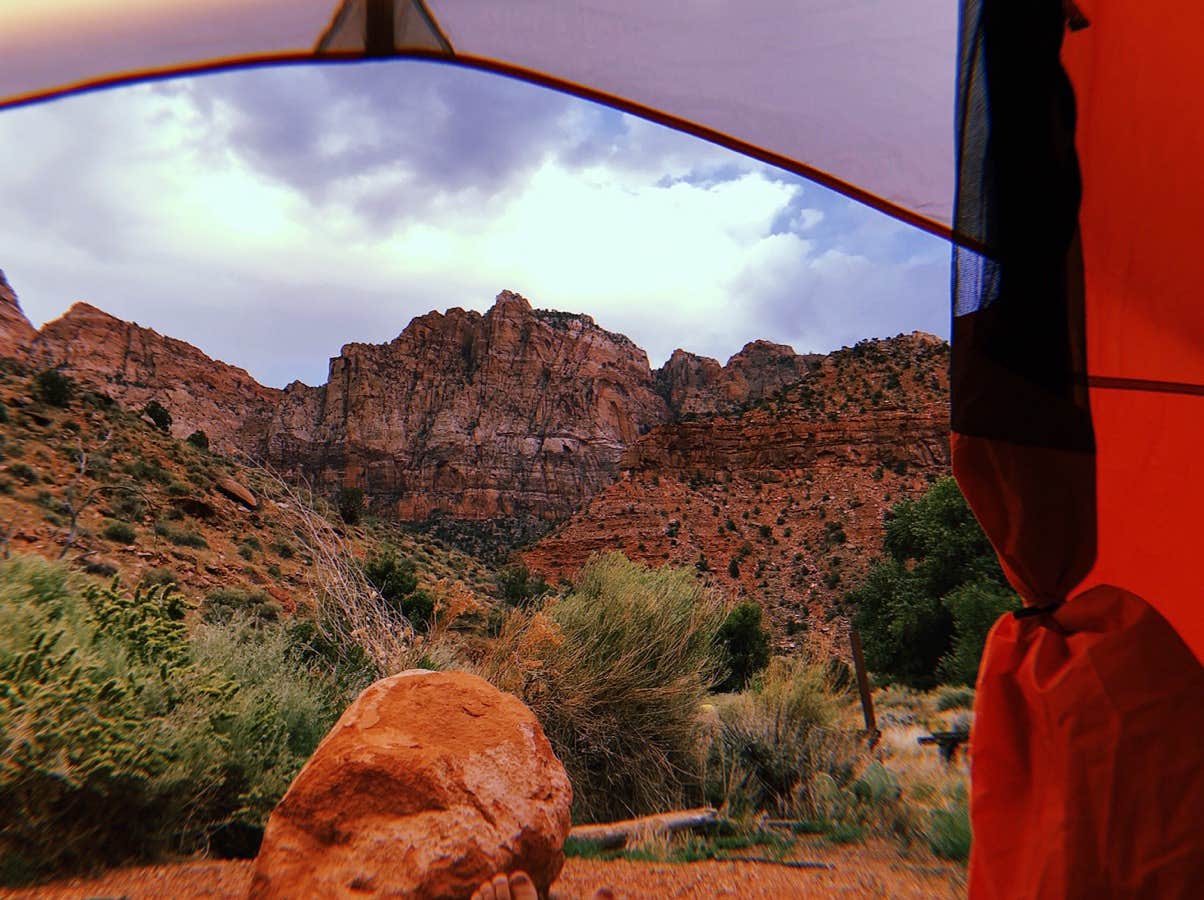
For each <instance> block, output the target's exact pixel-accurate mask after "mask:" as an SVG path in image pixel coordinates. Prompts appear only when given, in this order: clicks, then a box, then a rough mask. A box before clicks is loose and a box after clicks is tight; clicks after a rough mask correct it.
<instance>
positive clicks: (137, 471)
mask: <svg viewBox="0 0 1204 900" xmlns="http://www.w3.org/2000/svg"><path fill="white" fill-rule="evenodd" d="M121 468H122V469H123V470H124V471H125V473H126V474H127V475H129V476H130V477H132V478H133V479H134V480H135V481H157V482H159V484H171V482H172V481H173V480H174V479H173V478H172V476H171V473H170V472H169V471H167V469H165V468H163V465H162V464H161V463H160V462H159V461H158V460H155V459H143V458H141V457H139V458H137V459H133V460H130V461H129V462H128V463H126V464H125V465H123V466H122V467H121Z"/></svg>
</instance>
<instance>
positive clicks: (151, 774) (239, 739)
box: [0, 557, 358, 883]
mask: <svg viewBox="0 0 1204 900" xmlns="http://www.w3.org/2000/svg"><path fill="white" fill-rule="evenodd" d="M81 577H82V576H76V575H73V574H72V573H71V572H70V571H69V570H68V569H67V568H66V567H65V566H63V565H61V564H52V563H48V562H45V561H43V560H39V559H34V558H29V557H18V558H14V559H13V560H10V561H6V562H3V563H0V808H2V809H3V810H4V811H5V814H4V815H3V816H0V881H3V882H5V883H19V882H25V881H30V880H36V879H38V878H41V877H44V876H46V875H50V874H52V873H53V874H62V873H64V872H69V871H74V870H81V869H87V868H90V867H93V866H96V865H102V864H103V865H115V864H118V863H122V862H127V861H134V860H139V859H150V858H154V857H156V856H158V855H160V854H163V853H166V852H195V851H197V850H199V849H202V848H205V847H208V848H210V849H211V850H213V849H216V850H218V851H220V850H221V849H222V846H223V844H225V845H226V846H227V847H228V846H230V844H229V841H228V838H227V836H228V835H229V834H231V833H235V834H237V833H239V829H241V831H242V833H244V834H248V835H250V839H249V843H250V844H251V845H252V846H247V845H245V844H246V842H244V846H243V847H242V848H241V850H242V851H243V852H250V853H253V852H254V846H253V844H254V843H255V840H256V836H257V834H258V833H259V830H260V829H261V828H262V825H263V821H264V819H265V817H266V815H267V813H268V811H269V810H270V809H271V807H272V806H273V805H274V804H275V803H276V801H277V800H278V799H279V797H280V795H281V794H282V793H283V791H284V788H285V786H287V784H288V782H289V780H290V779H291V778H292V777H293V775H294V774H295V773H296V771H297V770H298V769H299V767H300V766H301V765H302V763H303V762H304V760H305V759H306V758H307V756H308V755H309V753H310V752H312V750H313V748H314V746H315V745H316V744H317V741H318V740H319V739H320V737H321V736H322V734H323V733H324V732H325V731H326V729H328V728H329V727H330V724H331V723H332V722H333V720H334V717H335V714H336V713H337V711H338V709H339V708H340V707H341V705H342V704H343V703H344V702H345V700H346V699H347V694H346V693H345V692H343V691H341V690H340V689H339V687H338V685H337V683H336V679H335V678H334V677H333V676H332V675H331V674H330V673H329V672H327V671H325V670H324V669H321V668H314V667H313V666H311V665H307V664H306V663H305V662H304V661H303V659H302V656H303V653H302V648H299V647H298V646H297V645H296V644H295V643H294V642H293V641H292V640H291V636H290V633H289V632H286V631H285V630H284V629H282V628H280V627H279V626H262V627H249V626H248V625H247V624H246V623H245V622H244V621H243V620H241V619H235V620H233V621H232V622H230V623H228V624H226V625H221V626H219V625H201V626H199V627H198V629H197V632H196V633H195V635H194V636H192V637H189V635H188V634H187V632H186V630H185V627H184V623H183V617H184V612H185V609H184V605H183V603H182V601H181V599H180V597H179V596H178V595H177V594H175V593H174V592H173V591H172V590H171V589H170V588H164V587H163V586H155V587H152V588H150V589H149V590H142V589H139V590H136V591H134V592H133V593H132V594H131V593H126V592H123V591H120V590H119V589H118V588H117V586H116V584H115V583H114V584H113V585H112V586H109V587H100V586H97V585H94V584H88V583H86V582H84V581H82V580H81ZM356 687H358V685H356Z"/></svg>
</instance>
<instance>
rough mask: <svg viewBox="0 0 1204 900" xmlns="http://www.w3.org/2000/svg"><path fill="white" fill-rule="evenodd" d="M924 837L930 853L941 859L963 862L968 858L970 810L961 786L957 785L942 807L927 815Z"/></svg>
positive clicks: (964, 791)
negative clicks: (930, 850)
mask: <svg viewBox="0 0 1204 900" xmlns="http://www.w3.org/2000/svg"><path fill="white" fill-rule="evenodd" d="M925 837H926V838H927V840H928V846H929V847H930V848H931V849H932V852H933V853H935V854H936V855H937V856H939V857H941V858H943V859H954V860H958V861H959V862H965V861H966V860H967V859H969V858H970V837H971V835H970V809H969V806H968V804H967V802H966V790H965V787H964V786H963V785H958V787H957V789H956V790H954V791H953V794H952V796H950V797H949V798H948V802H947V803H946V804H945V805H944V806H943V807H941V808H939V809H934V810H932V812H931V813H930V814H929V819H928V828H927V830H926V832H925Z"/></svg>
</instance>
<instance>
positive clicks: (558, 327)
mask: <svg viewBox="0 0 1204 900" xmlns="http://www.w3.org/2000/svg"><path fill="white" fill-rule="evenodd" d="M667 418H668V411H667V409H666V407H665V403H664V401H663V400H662V399H661V397H660V396H659V395H658V394H657V393H656V391H655V390H654V385H653V380H652V372H651V370H650V368H649V366H648V360H647V356H646V355H645V353H644V352H643V351H642V350H640V349H639V348H638V347H636V346H635V344H633V343H632V342H631V341H630V340H628V339H627V338H625V337H623V336H622V335H617V334H612V333H610V332H608V331H605V330H604V329H602V328H599V327H598V326H597V325H595V324H594V322H593V320H592V319H591V318H590V317H588V316H581V315H571V314H566V313H559V312H550V311H545V310H532V308H531V306H530V304H529V303H528V302H527V301H526V300H525V299H524V298H522V297H521V296H519V295H518V294H514V293H511V292H508V291H504V292H502V293H501V294H499V295H498V298H497V303H496V305H495V306H494V307H493V308H492V309H490V310H489V311H488V312H487V313H485V314H484V315H481V314H479V313H476V312H466V311H464V310H462V309H451V310H448V312H446V313H442V314H441V313H437V312H433V313H429V314H427V315H425V316H421V317H419V318H417V319H414V321H412V322H411V323H410V325H409V326H408V327H407V328H406V329H405V330H404V331H403V332H402V333H401V334H400V335H399V336H398V337H397V338H396V339H395V340H394V341H392V342H391V343H389V344H384V345H369V344H348V345H347V346H346V347H344V348H343V351H342V353H341V354H340V355H339V356H338V357H336V358H335V359H333V360H331V364H330V377H329V380H328V381H327V383H326V385H324V386H322V387H318V388H311V387H306V386H304V385H301V384H293V385H290V386H289V387H288V388H286V389H285V392H284V397H283V399H282V400H281V402H280V404H279V407H278V409H277V412H276V415H275V416H274V418H273V420H272V423H271V427H270V433H269V437H268V442H267V453H268V458H269V461H270V462H272V464H273V465H275V466H276V467H278V468H279V469H281V470H282V471H284V472H285V473H287V474H290V475H293V476H304V477H306V478H309V479H310V480H311V481H313V482H314V483H315V484H316V485H318V486H319V487H320V488H322V489H330V488H331V487H335V486H339V485H354V486H358V487H361V488H363V489H364V491H365V493H366V494H367V496H368V498H369V501H370V502H371V503H372V505H373V507H374V508H375V509H377V510H378V511H380V512H382V513H386V514H390V515H393V516H395V517H397V518H400V519H404V520H418V519H424V518H426V517H428V516H430V515H432V514H435V513H445V514H447V515H450V516H453V517H457V518H465V519H488V518H492V517H496V516H514V517H520V518H522V517H530V518H541V519H555V518H560V517H563V516H565V515H567V514H569V513H570V512H571V511H572V510H573V509H574V508H575V507H577V506H578V505H580V504H581V503H582V502H583V501H585V500H586V499H588V498H589V497H590V496H592V495H593V494H595V493H596V492H597V491H598V490H600V489H601V488H603V487H605V486H606V485H607V484H609V483H611V482H612V481H613V480H614V478H615V475H616V472H617V467H618V461H619V457H620V455H621V454H622V452H623V450H624V449H625V448H626V447H627V446H628V445H630V444H631V443H633V442H634V441H635V440H636V438H638V437H639V435H640V434H641V433H642V432H644V431H647V430H648V429H649V428H650V427H652V426H653V425H655V424H658V423H661V422H664V421H666V420H667Z"/></svg>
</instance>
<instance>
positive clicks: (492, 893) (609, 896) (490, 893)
mask: <svg viewBox="0 0 1204 900" xmlns="http://www.w3.org/2000/svg"><path fill="white" fill-rule="evenodd" d="M472 900H539V894H538V893H537V892H536V890H535V885H534V884H533V883H532V882H531V876H529V875H528V874H527V873H526V872H511V873H510V874H509V875H505V874H498V875H494V876H493V878H491V879H490V880H489V881H486V882H485V883H484V884H482V885H481V886H480V887H479V888H477V889H476V891H474V892H473V895H472ZM593 900H615V895H614V894H613V893H612V892H611V890H610V888H607V887H602V888H598V890H597V891H595V892H594V897H593Z"/></svg>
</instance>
